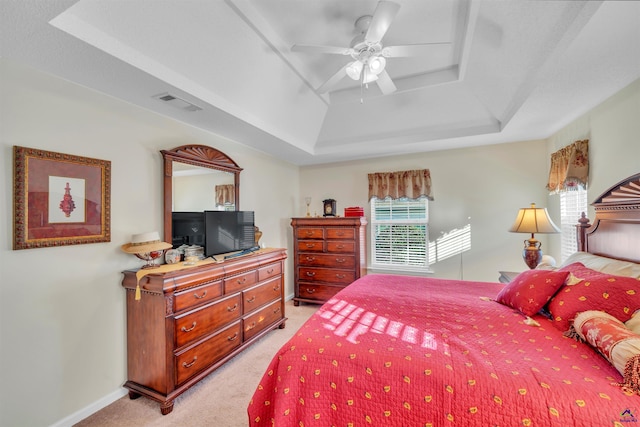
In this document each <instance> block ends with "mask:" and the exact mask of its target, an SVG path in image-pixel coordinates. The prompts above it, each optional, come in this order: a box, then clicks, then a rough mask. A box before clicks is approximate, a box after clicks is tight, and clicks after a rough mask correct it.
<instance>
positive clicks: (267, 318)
mask: <svg viewBox="0 0 640 427" xmlns="http://www.w3.org/2000/svg"><path fill="white" fill-rule="evenodd" d="M285 259H286V251H285V249H261V250H259V251H257V252H254V253H252V254H249V255H246V256H243V257H238V258H231V259H228V260H225V261H223V262H219V263H209V264H206V263H205V264H202V265H198V266H194V267H191V268H186V269H180V270H176V271H169V272H157V273H156V272H153V270H149V272H147V271H145V272H144V273H145V275H144V276H142V277H141V278H140V280H138V277H137V276H136V271H125V272H124V279H123V282H122V286H123V287H124V288H125V289H126V291H127V292H126V295H127V377H128V380H127V382H126V383H125V384H124V387H125V388H127V389H129V397H130V398H131V399H135V398H138V397H140V396H145V397H148V398H150V399H153V400H155V401H157V402H160V411H161V412H162V414H163V415H166V414H168V413H170V412H171V411H172V410H173V403H174V400H175V398H176V397H178V396H179V395H180V394H182V393H184V392H185V391H186V390H187V389H189V388H190V387H191V386H193V385H195V384H196V383H198V381H200V380H202V379H203V378H204V377H206V376H207V375H209V374H210V373H211V372H213V371H214V370H215V369H217V368H218V367H220V366H221V365H222V364H224V363H225V362H226V361H228V360H229V359H230V358H232V357H233V356H235V355H236V354H238V353H239V352H241V351H242V350H243V349H245V348H246V347H247V346H248V345H250V344H251V343H252V342H253V341H255V340H257V339H258V338H260V337H262V336H263V335H265V334H267V333H268V332H269V331H270V330H272V329H274V328H278V327H279V328H284V324H285V321H286V320H287V319H286V317H285V315H284V260H285ZM138 285H139V287H140V299H139V300H136V299H135V295H136V287H137V286H138Z"/></svg>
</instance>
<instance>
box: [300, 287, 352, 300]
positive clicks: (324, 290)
mask: <svg viewBox="0 0 640 427" xmlns="http://www.w3.org/2000/svg"><path fill="white" fill-rule="evenodd" d="M342 289H344V286H332V285H315V284H307V283H301V284H300V285H299V289H298V293H299V295H298V298H303V299H312V300H319V301H327V300H329V299H331V297H333V296H334V295H335V294H337V293H338V292H339V291H340V290H342Z"/></svg>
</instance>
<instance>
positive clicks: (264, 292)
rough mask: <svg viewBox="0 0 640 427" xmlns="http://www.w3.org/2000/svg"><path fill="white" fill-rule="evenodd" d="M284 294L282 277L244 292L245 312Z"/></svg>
mask: <svg viewBox="0 0 640 427" xmlns="http://www.w3.org/2000/svg"><path fill="white" fill-rule="evenodd" d="M281 294H282V277H274V278H273V279H271V280H269V281H267V282H265V283H263V284H260V285H258V286H255V287H253V288H251V289H247V290H246V291H243V292H242V303H243V304H244V306H243V310H244V311H243V313H245V314H246V313H250V312H251V311H253V310H255V309H256V308H258V307H260V306H261V305H264V304H266V303H268V302H270V301H273V300H275V299H280V295H281Z"/></svg>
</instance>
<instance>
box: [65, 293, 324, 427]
mask: <svg viewBox="0 0 640 427" xmlns="http://www.w3.org/2000/svg"><path fill="white" fill-rule="evenodd" d="M319 307H320V306H319V305H314V304H301V305H300V306H298V307H296V306H294V305H293V302H292V301H288V302H287V303H286V306H285V316H286V317H288V320H287V322H286V327H285V328H284V329H275V330H273V331H272V332H270V333H268V334H267V335H266V336H264V337H262V338H261V339H259V340H258V341H256V342H255V343H254V344H253V345H251V346H249V347H248V348H247V349H245V350H244V351H243V352H242V353H240V354H238V355H237V356H235V357H234V358H233V359H231V360H230V361H228V362H227V363H225V364H224V365H223V366H222V367H220V368H219V369H217V370H216V371H214V372H213V373H212V374H211V375H209V376H208V377H206V378H205V379H204V380H202V381H200V382H199V383H198V384H197V385H195V386H193V387H192V388H190V389H189V390H188V391H186V392H185V393H184V394H182V395H180V396H179V397H178V398H176V400H175V404H174V407H173V411H172V412H171V413H170V414H168V415H162V414H161V413H160V405H159V404H158V403H157V402H155V401H153V400H150V399H147V398H145V397H140V398H139V399H135V400H131V399H129V397H128V396H125V397H122V398H121V399H118V400H117V401H115V402H113V403H112V404H111V405H109V406H107V407H106V408H103V409H101V410H100V411H98V412H96V413H94V414H92V415H91V416H89V417H87V418H85V419H84V420H82V421H80V422H79V423H77V424H75V426H74V427H94V426H99V427H111V426H113V427H127V426H136V427H141V426H180V427H189V426H198V427H201V426H214V427H246V426H248V424H249V421H248V416H247V406H248V405H249V401H250V400H251V397H252V396H253V393H254V391H255V389H256V387H257V386H258V382H259V381H260V378H262V375H263V374H264V371H265V370H266V369H267V366H268V365H269V363H270V362H271V359H272V358H273V356H274V355H275V354H276V352H277V351H278V350H279V349H280V347H282V346H283V345H284V344H285V343H286V342H287V341H288V340H289V338H291V337H292V336H293V335H294V334H295V333H296V331H297V330H298V328H300V326H302V324H303V323H304V322H305V321H306V320H307V319H308V318H309V317H310V316H311V315H312V314H313V313H314V312H315V311H316V310H317V309H318V308H319Z"/></svg>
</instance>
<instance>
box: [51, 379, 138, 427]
mask: <svg viewBox="0 0 640 427" xmlns="http://www.w3.org/2000/svg"><path fill="white" fill-rule="evenodd" d="M127 393H129V391H128V390H127V389H125V388H119V389H118V390H116V391H114V392H112V393H109V394H108V395H106V396H104V397H103V398H102V399H99V400H96V401H95V402H93V403H92V404H90V405H89V406H85V407H84V408H82V409H80V410H79V411H77V412H74V413H73V414H71V415H69V416H68V417H65V418H63V419H62V420H60V421H58V422H57V423H55V424H51V426H49V427H71V426H73V425H74V424H77V423H79V422H80V421H82V420H84V419H85V418H87V417H88V416H90V415H93V414H95V413H96V412H98V411H99V410H100V409H102V408H105V407H107V406H109V405H111V404H112V403H113V402H115V401H116V400H118V399H120V398H121V397H123V396H126V395H127Z"/></svg>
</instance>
